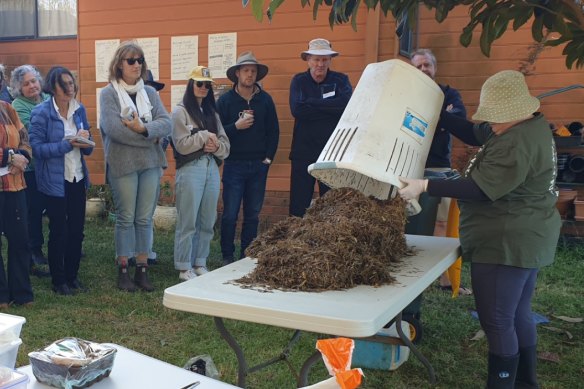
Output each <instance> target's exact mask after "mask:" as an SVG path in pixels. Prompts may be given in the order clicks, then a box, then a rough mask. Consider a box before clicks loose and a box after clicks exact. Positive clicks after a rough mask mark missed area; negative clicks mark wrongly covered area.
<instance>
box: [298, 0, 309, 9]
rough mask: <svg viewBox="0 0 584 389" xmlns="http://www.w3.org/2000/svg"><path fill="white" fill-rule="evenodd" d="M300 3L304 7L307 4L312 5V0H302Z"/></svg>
mask: <svg viewBox="0 0 584 389" xmlns="http://www.w3.org/2000/svg"><path fill="white" fill-rule="evenodd" d="M300 4H301V5H302V8H304V7H306V5H307V4H308V5H310V0H300Z"/></svg>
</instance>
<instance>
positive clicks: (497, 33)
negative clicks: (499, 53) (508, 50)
mask: <svg viewBox="0 0 584 389" xmlns="http://www.w3.org/2000/svg"><path fill="white" fill-rule="evenodd" d="M508 24H509V19H508V17H507V16H506V15H505V14H504V13H499V15H498V17H497V19H496V20H495V25H494V29H493V31H494V39H493V40H495V39H499V38H500V37H501V36H502V35H503V34H504V33H505V31H506V30H507V25H508Z"/></svg>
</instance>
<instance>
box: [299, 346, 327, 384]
mask: <svg viewBox="0 0 584 389" xmlns="http://www.w3.org/2000/svg"><path fill="white" fill-rule="evenodd" d="M318 361H322V355H321V353H320V351H315V352H314V353H313V354H312V355H311V356H309V357H308V358H307V359H306V361H304V364H303V365H302V369H300V375H299V376H298V387H299V388H302V387H304V386H308V373H310V369H312V366H313V365H314V364H316V363H317V362H318Z"/></svg>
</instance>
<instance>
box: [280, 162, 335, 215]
mask: <svg viewBox="0 0 584 389" xmlns="http://www.w3.org/2000/svg"><path fill="white" fill-rule="evenodd" d="M291 162H292V168H291V172H290V206H289V213H290V216H298V217H303V216H304V214H305V213H306V209H307V208H308V207H310V202H311V201H312V195H313V194H314V183H315V181H316V178H314V177H313V176H311V175H310V173H308V165H310V164H312V163H314V162H315V161H300V160H292V161H291ZM329 189H330V188H329V187H328V186H326V185H325V184H323V183H322V182H320V181H319V182H318V193H319V195H320V196H324V194H325V193H326V192H328V190H329Z"/></svg>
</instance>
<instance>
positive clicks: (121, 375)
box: [18, 344, 235, 389]
mask: <svg viewBox="0 0 584 389" xmlns="http://www.w3.org/2000/svg"><path fill="white" fill-rule="evenodd" d="M108 345H109V346H112V347H115V348H116V349H117V350H118V351H117V353H116V358H115V360H114V366H113V368H112V372H111V374H110V375H109V377H106V378H104V379H102V380H101V381H99V382H96V383H95V384H93V385H91V389H132V388H136V389H137V388H140V389H181V388H183V389H184V388H187V387H189V386H191V385H194V384H195V382H197V381H198V382H199V384H198V385H196V389H229V388H235V386H233V385H230V384H226V383H224V382H221V381H217V380H214V379H211V378H209V377H206V376H204V375H201V374H197V373H193V372H192V371H189V370H186V369H181V368H180V367H177V366H174V365H171V364H168V363H166V362H163V361H160V360H158V359H154V358H151V357H149V356H147V355H144V354H140V353H138V352H136V351H133V350H130V349H128V348H125V347H122V346H119V345H117V344H108ZM18 371H19V372H21V373H24V374H27V375H28V377H29V379H30V382H29V383H28V386H27V388H28V389H51V388H53V387H52V386H48V385H45V384H41V383H40V382H38V381H37V380H36V378H35V377H34V375H33V374H32V367H31V366H30V365H27V366H23V367H21V368H19V369H18Z"/></svg>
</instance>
